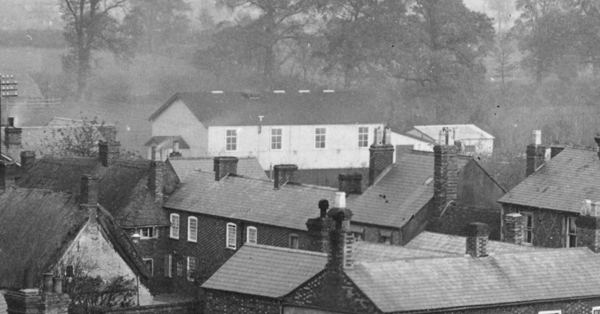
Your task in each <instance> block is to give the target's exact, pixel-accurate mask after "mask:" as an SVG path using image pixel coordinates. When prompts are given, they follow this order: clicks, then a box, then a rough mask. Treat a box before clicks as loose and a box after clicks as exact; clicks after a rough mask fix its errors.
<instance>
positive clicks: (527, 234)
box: [520, 212, 533, 244]
mask: <svg viewBox="0 0 600 314" xmlns="http://www.w3.org/2000/svg"><path fill="white" fill-rule="evenodd" d="M520 214H521V215H523V216H525V228H523V243H524V244H533V213H532V212H520Z"/></svg>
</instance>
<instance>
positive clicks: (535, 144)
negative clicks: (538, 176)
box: [525, 130, 546, 177]
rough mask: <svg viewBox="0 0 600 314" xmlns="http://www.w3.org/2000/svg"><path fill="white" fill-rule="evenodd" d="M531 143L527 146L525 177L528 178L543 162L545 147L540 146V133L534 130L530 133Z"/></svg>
mask: <svg viewBox="0 0 600 314" xmlns="http://www.w3.org/2000/svg"><path fill="white" fill-rule="evenodd" d="M532 136H533V139H532V143H531V144H529V145H527V168H526V169H525V176H526V177H529V175H531V174H532V173H534V172H535V171H536V170H537V169H538V168H539V167H541V166H542V165H543V164H544V162H545V158H546V157H545V156H546V147H545V146H544V145H542V131H540V130H534V131H533V132H532Z"/></svg>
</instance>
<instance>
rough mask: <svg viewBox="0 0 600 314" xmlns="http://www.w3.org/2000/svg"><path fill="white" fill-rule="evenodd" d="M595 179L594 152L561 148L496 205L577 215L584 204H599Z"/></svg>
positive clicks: (598, 169)
mask: <svg viewBox="0 0 600 314" xmlns="http://www.w3.org/2000/svg"><path fill="white" fill-rule="evenodd" d="M599 177H600V160H599V158H598V155H597V153H596V152H594V151H591V150H585V149H576V148H565V149H564V150H563V151H562V152H561V153H560V154H558V155H556V156H555V157H554V158H552V159H550V160H548V161H546V163H545V165H544V166H542V167H541V168H540V169H538V170H537V171H536V172H534V173H533V174H531V175H530V176H529V177H527V178H525V180H523V181H522V182H521V183H519V184H518V185H517V186H515V187H514V188H513V189H512V190H510V191H509V192H508V193H507V194H506V195H504V196H503V197H501V198H500V200H498V201H499V202H501V203H509V204H518V205H524V206H531V207H537V208H547V209H552V210H560V211H569V212H575V213H579V212H580V209H581V206H582V202H583V201H584V200H586V199H590V200H592V201H597V200H599V199H598V195H600V186H599V185H598V178H599Z"/></svg>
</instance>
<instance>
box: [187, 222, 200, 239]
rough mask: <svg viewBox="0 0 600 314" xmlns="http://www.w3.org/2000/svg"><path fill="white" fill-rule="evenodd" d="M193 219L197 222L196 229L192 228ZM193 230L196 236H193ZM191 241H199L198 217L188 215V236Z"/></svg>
mask: <svg viewBox="0 0 600 314" xmlns="http://www.w3.org/2000/svg"><path fill="white" fill-rule="evenodd" d="M192 221H195V222H196V228H195V230H192ZM192 231H194V236H193V237H192ZM187 240H188V241H189V242H198V218H196V217H194V216H190V217H188V238H187Z"/></svg>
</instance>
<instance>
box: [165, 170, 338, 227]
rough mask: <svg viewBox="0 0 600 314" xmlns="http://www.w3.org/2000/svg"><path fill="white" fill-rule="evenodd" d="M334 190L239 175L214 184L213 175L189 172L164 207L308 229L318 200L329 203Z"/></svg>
mask: <svg viewBox="0 0 600 314" xmlns="http://www.w3.org/2000/svg"><path fill="white" fill-rule="evenodd" d="M335 192H336V190H335V189H331V188H323V187H316V186H306V185H295V184H287V185H285V186H284V187H282V188H280V189H277V190H276V189H274V188H273V182H271V181H266V180H258V179H250V178H244V177H238V176H227V177H225V178H223V179H221V181H215V175H214V173H207V172H193V173H190V174H189V175H188V176H187V177H186V178H185V179H184V180H182V183H181V185H180V186H179V188H178V189H177V191H175V192H174V193H173V194H172V195H171V196H170V197H169V199H168V200H167V201H166V202H165V205H164V206H165V207H166V208H170V209H176V210H183V211H188V212H194V213H201V214H207V215H213V216H219V217H227V218H233V219H241V220H246V221H252V222H257V223H263V224H267V225H274V226H280V227H287V228H291V229H297V230H306V220H307V219H308V218H311V217H316V216H318V212H319V209H318V207H317V205H318V202H319V200H321V199H326V200H328V201H329V203H330V204H333V202H334V200H335Z"/></svg>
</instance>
